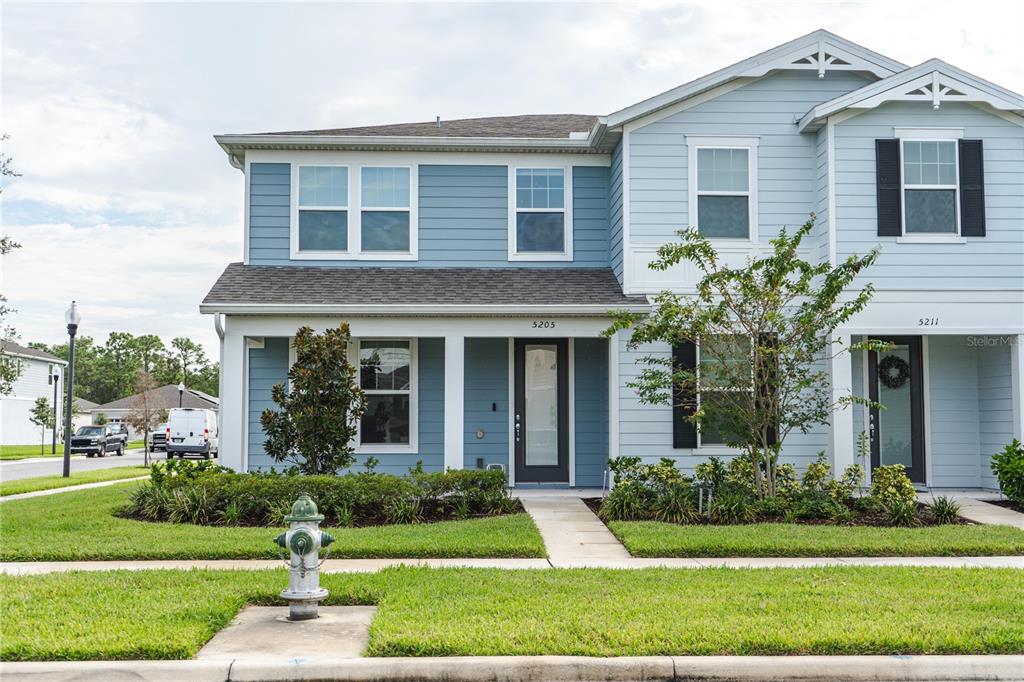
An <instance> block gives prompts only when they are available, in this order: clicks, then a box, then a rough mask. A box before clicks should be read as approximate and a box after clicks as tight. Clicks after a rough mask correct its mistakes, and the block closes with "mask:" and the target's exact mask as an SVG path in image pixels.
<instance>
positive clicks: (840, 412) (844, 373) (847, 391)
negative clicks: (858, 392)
mask: <svg viewBox="0 0 1024 682" xmlns="http://www.w3.org/2000/svg"><path fill="white" fill-rule="evenodd" d="M840 349H842V352H838V351H839V350H840ZM849 349H850V336H849V335H845V336H834V337H833V342H832V351H831V352H832V353H833V354H834V357H833V358H832V359H831V361H830V363H829V364H830V367H829V370H830V373H831V375H832V400H833V402H835V401H838V400H839V399H840V398H843V397H848V396H850V395H853V366H852V363H851V359H850V352H849ZM851 464H853V407H852V406H850V405H847V406H845V407H843V408H840V409H837V410H836V411H835V412H833V413H832V471H833V472H835V474H836V475H837V476H838V475H839V474H840V473H842V471H843V469H845V468H846V467H848V466H850V465H851Z"/></svg>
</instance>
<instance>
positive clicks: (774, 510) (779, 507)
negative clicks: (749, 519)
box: [750, 496, 789, 519]
mask: <svg viewBox="0 0 1024 682" xmlns="http://www.w3.org/2000/svg"><path fill="white" fill-rule="evenodd" d="M750 511H751V513H752V514H753V515H754V517H755V518H758V519H764V518H778V517H780V516H782V517H784V516H785V515H786V512H788V511H789V499H788V498H786V497H782V496H776V497H766V498H764V499H763V500H754V502H752V503H751V504H750Z"/></svg>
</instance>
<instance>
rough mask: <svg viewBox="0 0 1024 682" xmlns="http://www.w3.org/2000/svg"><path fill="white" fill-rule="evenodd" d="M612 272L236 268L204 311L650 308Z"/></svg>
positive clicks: (583, 310)
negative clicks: (624, 288) (628, 293)
mask: <svg viewBox="0 0 1024 682" xmlns="http://www.w3.org/2000/svg"><path fill="white" fill-rule="evenodd" d="M648 308H649V306H648V304H647V300H646V298H645V297H643V296H626V295H624V294H623V293H622V288H621V287H620V286H619V283H618V281H617V280H616V279H615V275H614V274H613V273H612V271H611V270H610V269H608V268H423V267H404V268H403V267H386V268H381V267H358V266H354V267H330V268H324V267H302V266H263V265H243V264H241V263H232V264H230V265H228V267H227V269H226V270H224V272H223V274H221V276H220V278H219V279H218V280H217V282H216V283H215V284H214V285H213V288H212V289H211V290H210V293H208V294H207V295H206V298H205V299H204V301H203V303H202V305H201V306H200V310H201V311H202V312H204V313H218V312H220V313H243V314H244V313H248V312H252V313H268V312H300V311H306V312H321V311H323V312H328V311H330V312H341V311H352V312H364V313H370V312H380V313H386V312H389V311H390V312H399V311H413V312H421V313H432V314H458V313H460V312H462V313H465V314H470V313H472V314H478V313H484V312H487V311H493V312H496V313H502V312H508V313H515V312H522V313H524V314H528V313H530V312H539V311H543V312H548V313H553V312H558V313H565V314H572V313H577V314H587V313H589V314H598V313H602V314H603V313H607V311H609V310H618V309H627V310H647V309H648Z"/></svg>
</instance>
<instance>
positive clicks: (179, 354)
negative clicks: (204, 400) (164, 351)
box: [169, 336, 209, 386]
mask: <svg viewBox="0 0 1024 682" xmlns="http://www.w3.org/2000/svg"><path fill="white" fill-rule="evenodd" d="M169 359H170V361H171V365H172V366H173V367H174V368H175V369H176V370H177V371H178V372H179V374H178V377H179V378H180V381H182V382H183V383H184V384H185V385H186V386H192V379H193V376H194V374H195V373H196V372H198V371H199V370H200V369H201V368H202V367H204V366H206V365H208V364H209V361H208V360H207V359H206V351H204V350H203V347H202V346H200V345H199V344H198V343H196V342H195V341H192V340H191V339H187V338H185V337H182V336H179V337H177V338H174V339H172V340H171V350H170V354H169Z"/></svg>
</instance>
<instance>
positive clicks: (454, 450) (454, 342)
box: [444, 334, 466, 469]
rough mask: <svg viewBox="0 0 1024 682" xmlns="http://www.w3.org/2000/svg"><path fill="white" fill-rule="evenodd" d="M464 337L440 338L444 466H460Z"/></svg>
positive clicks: (463, 417)
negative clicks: (442, 382) (442, 352)
mask: <svg viewBox="0 0 1024 682" xmlns="http://www.w3.org/2000/svg"><path fill="white" fill-rule="evenodd" d="M465 388H466V337H465V336H462V335H454V334H448V335H446V336H445V337H444V468H445V469H462V468H463V450H464V448H463V445H464V443H463V440H464V437H465V436H464V426H463V424H464V422H465V412H466V405H465V397H464V396H465Z"/></svg>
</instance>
